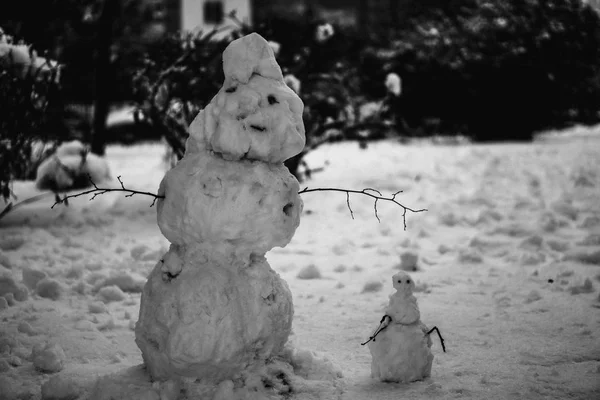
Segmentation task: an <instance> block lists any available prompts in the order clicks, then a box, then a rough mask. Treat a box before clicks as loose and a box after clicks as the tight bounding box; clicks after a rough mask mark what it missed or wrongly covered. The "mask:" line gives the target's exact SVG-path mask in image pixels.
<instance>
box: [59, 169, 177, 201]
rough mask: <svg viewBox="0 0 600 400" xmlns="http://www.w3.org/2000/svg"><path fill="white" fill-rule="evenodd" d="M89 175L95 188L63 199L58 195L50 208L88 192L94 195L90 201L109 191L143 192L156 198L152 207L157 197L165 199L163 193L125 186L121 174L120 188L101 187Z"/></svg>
mask: <svg viewBox="0 0 600 400" xmlns="http://www.w3.org/2000/svg"><path fill="white" fill-rule="evenodd" d="M88 177H89V178H90V182H91V184H92V186H94V188H93V189H90V190H86V191H85V192H81V193H76V194H70V195H68V196H65V197H63V198H62V199H61V198H60V196H58V195H57V197H56V202H55V203H54V204H53V205H52V207H50V208H54V206H56V205H57V204H63V203H64V204H65V205H67V204H68V200H69V199H72V198H75V197H79V196H84V195H86V194H93V196H92V197H91V198H90V201H92V200H94V199H95V198H96V196H99V195H101V194H104V193H108V192H125V193H128V194H127V195H126V196H125V197H131V196H133V195H134V194H143V195H146V196H151V197H154V200H152V204H150V207H152V206H154V203H156V200H157V199H164V198H165V196H161V195H158V194H154V193H150V192H141V191H138V190H133V189H127V188H126V187H125V185H124V184H123V181H122V180H121V176H120V175H119V176H118V177H117V180H118V181H119V183H120V184H121V187H120V188H100V187H98V186H97V185H96V184H95V183H94V181H93V180H92V178H91V177H90V176H89V175H88Z"/></svg>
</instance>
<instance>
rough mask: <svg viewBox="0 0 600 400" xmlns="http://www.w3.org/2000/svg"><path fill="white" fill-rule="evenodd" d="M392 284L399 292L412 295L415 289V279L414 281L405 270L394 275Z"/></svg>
mask: <svg viewBox="0 0 600 400" xmlns="http://www.w3.org/2000/svg"><path fill="white" fill-rule="evenodd" d="M392 284H393V285H394V289H396V290H397V291H398V293H401V294H404V295H406V296H410V295H412V293H413V290H414V289H415V281H413V280H412V278H411V277H410V275H408V274H407V273H406V272H404V271H400V272H398V273H397V274H394V276H392Z"/></svg>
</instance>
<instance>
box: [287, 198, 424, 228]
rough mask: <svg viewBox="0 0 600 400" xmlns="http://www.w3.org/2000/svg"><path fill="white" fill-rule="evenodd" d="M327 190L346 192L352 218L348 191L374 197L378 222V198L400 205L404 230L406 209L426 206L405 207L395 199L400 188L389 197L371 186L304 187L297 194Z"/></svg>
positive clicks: (413, 210)
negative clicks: (362, 187) (361, 188)
mask: <svg viewBox="0 0 600 400" xmlns="http://www.w3.org/2000/svg"><path fill="white" fill-rule="evenodd" d="M327 191H329V192H342V193H346V204H347V205H348V210H350V216H351V217H352V219H354V212H353V211H352V207H350V193H355V194H364V195H365V196H369V197H371V198H373V199H375V203H374V204H373V209H374V210H375V218H377V221H379V222H381V219H380V218H379V214H378V210H377V202H378V201H379V200H383V201H391V202H392V203H395V204H397V205H399V206H400V207H402V208H403V209H404V212H403V213H402V219H403V221H404V230H406V213H407V211H410V212H413V213H420V212H424V211H427V209H426V208H422V209H420V210H415V209H412V208H410V207H406V206H405V205H403V204H401V203H399V202H398V201H396V196H397V195H398V194H400V193H402V190H399V191H397V192H396V193H394V194H392V196H391V197H385V196H383V195H382V194H381V192H380V191H378V190H376V189H371V188H366V189H363V190H351V189H339V188H316V189H309V188H308V187H306V188H304V189H302V190H301V191H299V192H298V194H303V193H310V192H327ZM369 192H375V193H377V194H373V193H369Z"/></svg>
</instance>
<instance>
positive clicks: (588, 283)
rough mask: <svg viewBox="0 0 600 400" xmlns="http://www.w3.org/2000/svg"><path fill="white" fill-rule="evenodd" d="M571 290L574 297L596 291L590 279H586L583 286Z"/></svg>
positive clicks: (573, 287)
mask: <svg viewBox="0 0 600 400" xmlns="http://www.w3.org/2000/svg"><path fill="white" fill-rule="evenodd" d="M569 290H570V292H571V294H573V295H575V294H581V293H592V292H593V291H594V285H593V284H592V281H591V280H590V278H586V279H585V281H584V282H583V285H579V286H571V287H570V288H569Z"/></svg>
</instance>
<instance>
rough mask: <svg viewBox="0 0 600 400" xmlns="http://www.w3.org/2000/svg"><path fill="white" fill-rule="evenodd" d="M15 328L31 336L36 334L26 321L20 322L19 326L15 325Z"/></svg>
mask: <svg viewBox="0 0 600 400" xmlns="http://www.w3.org/2000/svg"><path fill="white" fill-rule="evenodd" d="M17 330H18V331H19V332H21V333H26V334H27V335H29V336H33V335H35V334H36V332H35V331H34V330H33V328H32V327H31V325H29V322H27V321H22V322H20V323H19V326H18V327H17Z"/></svg>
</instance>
